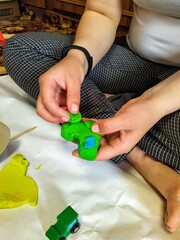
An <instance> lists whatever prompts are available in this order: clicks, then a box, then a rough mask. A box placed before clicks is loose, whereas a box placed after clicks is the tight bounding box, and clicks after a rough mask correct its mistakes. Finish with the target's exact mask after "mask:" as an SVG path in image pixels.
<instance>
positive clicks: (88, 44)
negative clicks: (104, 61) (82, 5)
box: [74, 0, 121, 66]
mask: <svg viewBox="0 0 180 240" xmlns="http://www.w3.org/2000/svg"><path fill="white" fill-rule="evenodd" d="M120 2H121V1H119V0H113V1H109V0H98V1H97V0H89V1H87V4H86V10H85V12H84V14H83V16H82V18H81V21H80V23H79V26H78V29H77V32H76V36H75V41H74V44H76V45H80V46H83V47H85V48H86V49H87V50H88V51H89V53H90V54H91V56H92V57H93V66H95V65H96V64H97V63H98V62H99V60H100V59H101V58H102V57H103V56H104V55H105V54H106V52H107V51H108V50H109V48H110V47H111V45H112V43H113V41H114V38H115V35H116V30H117V27H118V24H119V21H120V16H121V4H120Z"/></svg>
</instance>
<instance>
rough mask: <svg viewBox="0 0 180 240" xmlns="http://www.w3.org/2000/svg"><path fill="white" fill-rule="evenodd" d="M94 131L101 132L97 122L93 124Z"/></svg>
mask: <svg viewBox="0 0 180 240" xmlns="http://www.w3.org/2000/svg"><path fill="white" fill-rule="evenodd" d="M92 131H93V132H95V133H98V132H99V126H98V125H97V124H94V125H93V126H92Z"/></svg>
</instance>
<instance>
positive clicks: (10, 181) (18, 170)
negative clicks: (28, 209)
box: [0, 154, 38, 208]
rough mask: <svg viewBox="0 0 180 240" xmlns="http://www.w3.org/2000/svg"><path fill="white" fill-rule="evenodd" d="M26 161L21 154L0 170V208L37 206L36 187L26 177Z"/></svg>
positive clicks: (31, 179)
mask: <svg viewBox="0 0 180 240" xmlns="http://www.w3.org/2000/svg"><path fill="white" fill-rule="evenodd" d="M27 167H28V161H27V160H26V159H25V158H24V157H23V155H21V154H16V155H15V156H14V157H13V158H12V160H11V161H10V162H9V163H8V164H7V165H5V166H4V167H3V168H2V169H1V170H0V208H16V207H19V206H22V205H24V204H27V203H28V204H29V205H31V206H36V205H37V199H38V187H37V184H36V182H35V181H34V180H33V178H31V177H29V176H26V171H27Z"/></svg>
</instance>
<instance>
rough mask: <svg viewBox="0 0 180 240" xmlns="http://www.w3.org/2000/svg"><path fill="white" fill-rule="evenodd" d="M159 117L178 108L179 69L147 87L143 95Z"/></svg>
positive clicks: (179, 105)
mask: <svg viewBox="0 0 180 240" xmlns="http://www.w3.org/2000/svg"><path fill="white" fill-rule="evenodd" d="M142 97H144V98H145V99H149V100H150V104H151V106H153V108H154V109H155V112H156V113H158V114H159V115H160V118H161V117H164V116H165V115H168V114H170V113H172V112H175V111H177V110H179V109H180V71H178V72H176V73H174V74H173V75H172V76H170V77H168V78H167V79H166V80H164V81H162V82H160V83H159V84H157V85H156V86H154V87H152V88H150V89H148V90H147V91H146V92H145V93H144V94H143V95H142Z"/></svg>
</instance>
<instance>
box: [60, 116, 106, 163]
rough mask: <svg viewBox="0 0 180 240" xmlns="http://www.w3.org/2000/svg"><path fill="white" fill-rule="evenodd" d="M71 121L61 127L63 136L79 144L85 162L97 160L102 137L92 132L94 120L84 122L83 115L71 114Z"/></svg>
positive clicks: (79, 150) (79, 151) (80, 153)
mask: <svg viewBox="0 0 180 240" xmlns="http://www.w3.org/2000/svg"><path fill="white" fill-rule="evenodd" d="M69 116H70V121H69V122H66V123H63V124H62V126H61V136H62V137H63V138H64V139H66V140H68V141H72V142H75V143H77V144H78V154H79V156H80V157H81V158H83V159H85V160H90V161H92V160H95V159H96V155H97V152H98V149H99V146H100V140H101V137H102V135H101V134H97V133H94V132H92V131H91V127H92V125H93V124H94V121H93V120H85V121H82V117H81V113H80V112H78V113H77V114H72V113H69Z"/></svg>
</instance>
